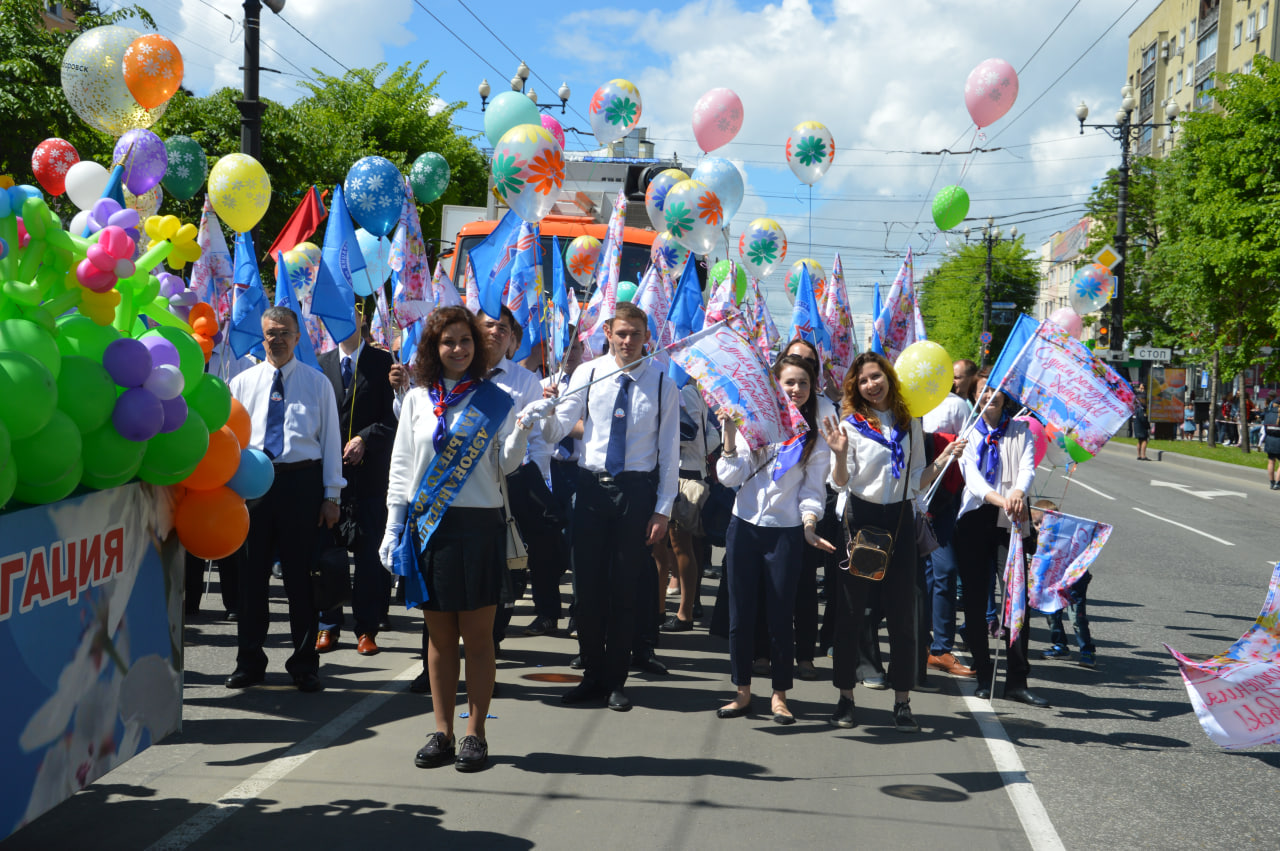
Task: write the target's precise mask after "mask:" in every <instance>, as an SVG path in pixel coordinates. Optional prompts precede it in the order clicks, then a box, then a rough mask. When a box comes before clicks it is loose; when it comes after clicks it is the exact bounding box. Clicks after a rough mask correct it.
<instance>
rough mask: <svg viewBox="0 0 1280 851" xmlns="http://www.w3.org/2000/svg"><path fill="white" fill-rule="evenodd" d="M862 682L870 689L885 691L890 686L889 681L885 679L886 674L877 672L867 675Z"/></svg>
mask: <svg viewBox="0 0 1280 851" xmlns="http://www.w3.org/2000/svg"><path fill="white" fill-rule="evenodd" d="M862 684H863V685H864V686H866V687H867V688H869V689H874V690H875V691H884V690H885V689H887V688H889V683H888V681H887V680H885V678H884V674H876V675H874V676H870V677H867V678H866V679H865V680H863V681H862Z"/></svg>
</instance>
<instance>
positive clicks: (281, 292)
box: [276, 252, 338, 355]
mask: <svg viewBox="0 0 1280 851" xmlns="http://www.w3.org/2000/svg"><path fill="white" fill-rule="evenodd" d="M276 253H277V254H279V253H281V252H276ZM318 272H319V269H318V267H316V266H311V265H307V264H300V263H290V264H289V269H288V273H289V284H290V286H288V287H281V286H279V280H280V268H279V265H278V264H277V267H276V282H277V286H276V304H288V306H289V307H290V308H291V309H292V310H293V311H294V312H295V313H297V314H298V321H299V322H300V323H301V326H302V327H301V328H300V329H299V330H300V331H301V332H302V334H303V336H305V337H306V338H307V339H308V340H309V341H310V343H311V350H312V351H314V352H315V353H316V354H317V355H322V354H324V353H325V352H327V351H329V350H330V349H332V348H335V347H336V346H337V345H338V344H337V343H335V342H334V341H333V337H331V336H329V332H328V331H327V330H326V329H325V327H324V320H323V319H321V318H320V317H319V316H317V315H316V314H315V311H314V310H313V309H312V303H313V301H314V300H315V290H316V276H317V273H318ZM286 298H287V299H288V301H287V302H286Z"/></svg>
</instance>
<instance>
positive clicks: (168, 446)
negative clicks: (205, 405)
mask: <svg viewBox="0 0 1280 851" xmlns="http://www.w3.org/2000/svg"><path fill="white" fill-rule="evenodd" d="M208 449H209V429H208V428H206V427H205V424H204V420H202V419H201V418H200V417H193V416H191V415H190V414H188V415H187V419H186V420H185V421H184V422H183V423H182V425H180V426H178V427H177V428H176V429H174V430H173V431H171V432H168V433H167V434H165V433H161V434H157V435H156V436H155V437H153V438H151V439H150V440H148V441H147V451H146V453H145V454H143V456H142V468H141V469H140V470H139V471H138V475H140V476H141V477H142V480H143V481H146V482H151V483H152V484H173V482H157V481H156V480H155V478H147V475H148V473H151V474H152V475H153V476H172V475H174V474H175V473H178V472H180V471H182V470H194V469H195V467H196V465H197V464H199V463H200V459H201V458H203V457H204V453H205V452H206V451H208ZM188 475H189V473H188ZM183 478H186V476H183ZM179 481H181V480H179Z"/></svg>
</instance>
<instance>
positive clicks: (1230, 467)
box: [1102, 443, 1266, 475]
mask: <svg viewBox="0 0 1280 851" xmlns="http://www.w3.org/2000/svg"><path fill="white" fill-rule="evenodd" d="M1121 447H1123V450H1122V448H1121ZM1132 448H1133V447H1131V446H1126V445H1124V444H1112V443H1108V444H1106V445H1105V446H1103V447H1102V451H1103V452H1115V453H1120V452H1121V451H1124V452H1128V451H1130V450H1132ZM1151 451H1152V454H1154V455H1155V456H1156V457H1155V459H1154V460H1156V461H1160V462H1164V463H1169V464H1173V465H1174V466H1175V467H1191V468H1193V469H1196V470H1208V471H1210V472H1214V473H1223V474H1227V473H1233V472H1234V473H1236V474H1240V473H1242V472H1258V471H1257V470H1256V469H1255V468H1253V467H1246V466H1244V465H1242V464H1231V463H1228V462H1226V461H1214V460H1213V459H1212V458H1196V457H1195V456H1193V455H1183V454H1181V453H1178V452H1170V451H1168V450H1166V449H1153V450H1151ZM1262 472H1263V473H1264V475H1265V473H1266V470H1263V471H1262Z"/></svg>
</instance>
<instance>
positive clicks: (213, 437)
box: [182, 426, 240, 490]
mask: <svg viewBox="0 0 1280 851" xmlns="http://www.w3.org/2000/svg"><path fill="white" fill-rule="evenodd" d="M239 466H240V441H239V439H238V438H237V437H236V435H235V432H233V431H232V430H231V429H229V428H227V427H226V426H223V427H222V428H220V429H218V430H217V431H215V432H211V433H210V434H209V448H208V450H206V451H205V453H204V457H203V458H201V459H200V463H199V464H197V465H196V469H195V471H194V472H192V474H191V475H189V476H187V477H186V478H185V479H183V480H182V483H183V484H184V485H186V486H187V487H189V488H191V490H212V489H213V488H217V487H221V486H223V485H225V484H226V483H227V482H229V481H231V477H232V476H234V475H235V473H236V468H237V467H239Z"/></svg>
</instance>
